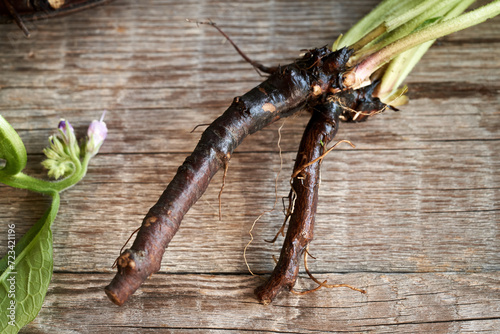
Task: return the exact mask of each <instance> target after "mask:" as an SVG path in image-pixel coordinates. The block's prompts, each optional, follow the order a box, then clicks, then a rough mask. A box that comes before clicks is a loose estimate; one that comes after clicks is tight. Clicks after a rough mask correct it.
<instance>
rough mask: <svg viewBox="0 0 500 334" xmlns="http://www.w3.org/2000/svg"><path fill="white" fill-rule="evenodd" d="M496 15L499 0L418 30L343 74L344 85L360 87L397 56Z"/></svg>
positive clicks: (498, 9)
mask: <svg viewBox="0 0 500 334" xmlns="http://www.w3.org/2000/svg"><path fill="white" fill-rule="evenodd" d="M498 14H500V0H495V1H493V2H491V3H489V4H487V5H485V6H483V7H481V8H478V9H476V10H473V11H471V12H468V13H465V14H462V15H460V16H458V17H456V18H452V19H449V20H446V21H443V22H440V23H437V24H434V25H432V26H428V27H426V28H423V29H421V30H418V31H416V32H414V33H412V34H410V35H408V36H406V37H403V38H401V39H400V40H398V41H396V42H394V43H391V44H389V45H387V46H386V47H384V48H382V49H381V50H379V51H377V52H375V53H373V54H372V55H370V56H368V57H366V58H365V59H364V60H363V61H362V62H361V63H359V64H358V65H357V66H356V68H355V69H354V70H353V71H351V72H348V73H346V74H345V76H344V80H345V84H346V85H347V86H349V87H356V86H358V85H361V84H362V83H363V82H365V81H367V80H368V79H369V77H370V76H371V74H372V73H373V72H375V71H376V70H377V69H378V68H380V67H381V66H382V65H384V64H385V63H387V62H389V61H390V60H391V59H392V58H394V57H395V56H397V55H398V54H401V53H402V52H405V51H406V50H409V49H411V48H413V47H415V46H417V45H420V44H422V43H425V42H428V41H431V40H434V39H437V38H440V37H443V36H446V35H449V34H451V33H454V32H456V31H459V30H463V29H466V28H469V27H471V26H474V25H476V24H479V23H482V22H484V21H486V20H488V19H490V18H492V17H495V16H496V15H498Z"/></svg>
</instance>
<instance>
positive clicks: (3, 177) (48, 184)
mask: <svg viewBox="0 0 500 334" xmlns="http://www.w3.org/2000/svg"><path fill="white" fill-rule="evenodd" d="M90 158H91V157H90V154H86V155H85V157H84V158H83V161H82V162H81V163H80V161H78V165H75V171H74V172H73V173H72V174H71V175H70V176H68V177H66V178H64V179H62V180H60V181H46V180H41V179H37V178H34V177H32V176H29V175H26V174H24V173H23V172H19V173H17V174H14V175H8V174H6V173H2V171H0V182H1V183H5V184H6V185H9V186H11V187H15V188H21V189H28V190H31V191H35V192H38V193H42V194H48V195H52V193H53V192H54V191H56V192H61V191H64V190H66V189H68V188H70V187H71V186H73V185H75V184H76V183H78V182H79V181H80V180H81V179H82V178H83V177H84V176H85V174H86V173H87V167H88V164H89V162H90Z"/></svg>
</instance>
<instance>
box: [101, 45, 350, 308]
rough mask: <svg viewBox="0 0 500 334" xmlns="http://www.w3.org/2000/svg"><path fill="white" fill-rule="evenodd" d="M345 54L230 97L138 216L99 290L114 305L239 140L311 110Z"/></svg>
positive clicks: (313, 58) (316, 60) (152, 262)
mask: <svg viewBox="0 0 500 334" xmlns="http://www.w3.org/2000/svg"><path fill="white" fill-rule="evenodd" d="M349 55H350V51H349V50H347V49H342V50H339V51H336V52H331V51H329V50H328V49H327V48H326V47H324V48H319V49H314V50H311V51H309V52H307V53H306V54H305V55H304V56H303V57H302V58H300V59H298V60H297V61H295V62H294V63H292V64H290V65H287V66H284V67H280V68H278V69H277V70H276V71H275V72H274V73H273V74H271V75H270V76H269V78H268V79H267V80H265V81H264V82H263V83H261V84H260V85H258V86H257V87H255V88H254V89H252V90H251V91H249V92H248V93H246V94H245V95H243V96H241V97H236V98H235V99H234V101H233V103H232V104H231V106H230V107H229V108H228V109H227V110H226V111H225V112H224V114H222V116H220V117H219V118H217V119H216V120H215V121H214V122H213V123H212V124H211V125H210V126H209V127H208V128H207V129H206V130H205V131H204V133H203V134H202V136H201V139H200V141H199V143H198V145H197V146H196V148H195V150H194V151H193V153H192V154H191V155H190V156H189V157H188V158H187V159H186V160H185V162H184V163H183V165H182V166H180V167H179V169H178V171H177V174H176V175H175V176H174V178H173V180H172V181H171V182H170V184H169V185H168V187H167V189H166V190H165V191H164V193H163V194H162V195H161V197H160V199H159V200H158V202H157V203H156V204H155V205H154V206H153V207H152V208H151V209H150V210H149V212H148V214H147V215H146V217H145V218H144V220H143V223H142V226H141V228H140V230H139V232H138V234H137V237H136V239H135V241H134V243H133V245H132V247H131V248H130V249H127V250H125V251H124V252H123V253H122V254H121V255H120V256H119V258H118V259H117V262H116V263H117V267H118V272H117V274H116V276H115V278H114V279H113V281H112V282H111V283H110V284H109V285H108V286H107V287H106V288H105V291H106V294H107V295H108V297H109V298H110V299H111V300H112V301H113V302H114V303H115V304H117V305H122V304H123V303H124V302H125V301H126V300H127V299H128V298H129V296H130V295H131V294H133V293H134V292H135V291H136V290H137V288H139V286H140V285H141V284H142V282H143V281H144V280H145V279H146V278H147V277H149V276H150V275H151V274H153V273H155V272H157V271H158V270H159V269H160V265H161V259H162V256H163V253H164V251H165V248H166V247H167V245H168V243H169V242H170V240H171V239H172V237H173V236H174V235H175V233H176V232H177V230H178V228H179V225H180V222H181V220H182V218H183V216H184V214H185V213H186V212H187V211H188V210H189V208H190V207H191V206H192V205H193V204H194V203H195V202H196V201H197V200H198V199H199V198H200V197H201V195H202V194H203V193H204V192H205V190H206V188H207V187H208V184H209V182H210V180H211V179H212V177H213V176H214V175H215V173H216V172H217V171H218V170H219V169H220V168H221V167H222V166H224V165H225V164H226V163H227V162H228V161H229V159H230V158H231V154H232V152H233V150H234V149H235V148H236V147H237V146H238V145H239V144H240V143H241V142H242V141H243V139H244V138H245V137H246V136H247V135H249V134H252V133H254V132H256V131H258V130H260V129H262V128H263V127H265V126H267V125H269V124H271V123H273V122H275V121H277V120H278V119H280V118H282V117H287V116H289V115H291V114H293V113H294V112H296V111H297V110H300V109H302V108H304V107H306V106H314V105H315V104H316V103H318V101H319V100H321V98H323V94H325V92H330V91H331V90H335V91H338V90H339V77H340V76H339V74H340V73H341V72H342V71H344V70H345V63H346V61H347V59H348V58H349Z"/></svg>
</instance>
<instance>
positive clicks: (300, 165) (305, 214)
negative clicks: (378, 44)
mask: <svg viewBox="0 0 500 334" xmlns="http://www.w3.org/2000/svg"><path fill="white" fill-rule="evenodd" d="M375 86H376V84H372V85H370V86H368V87H365V88H362V89H359V90H356V91H345V92H340V93H338V94H336V95H330V96H328V97H326V98H325V100H326V101H325V102H324V103H323V104H318V105H317V106H316V107H315V108H314V110H313V113H312V116H311V119H310V120H309V123H308V124H307V127H306V129H305V131H304V135H303V136H302V140H301V142H300V146H299V150H298V152H297V158H296V160H295V166H294V172H293V178H292V183H291V184H292V191H291V192H290V196H291V201H290V205H291V206H292V207H293V210H292V212H291V215H290V220H289V225H288V230H287V233H286V236H285V240H284V242H283V247H282V249H281V254H280V258H279V260H278V263H277V265H276V267H275V268H274V271H273V272H272V274H271V276H270V277H269V279H268V280H267V281H266V283H264V284H263V285H262V286H260V287H258V288H257V289H256V290H255V294H256V296H257V298H258V299H259V300H260V301H261V302H263V303H264V304H269V303H270V302H271V301H272V300H273V299H274V298H275V297H276V296H277V295H278V293H279V292H280V291H281V290H283V289H285V288H288V289H292V288H293V286H294V285H295V281H296V280H297V276H298V273H299V264H300V259H301V256H302V255H303V253H304V250H305V249H306V248H307V246H308V245H309V243H310V242H311V241H312V239H313V234H314V233H313V231H314V218H315V215H316V209H317V206H318V190H319V184H320V168H321V162H322V159H319V160H318V161H317V162H315V163H314V164H311V165H309V166H307V167H305V168H304V166H305V165H306V164H309V163H310V162H312V161H314V160H316V159H318V158H320V157H321V156H322V155H323V154H324V152H325V150H326V146H327V145H328V143H330V142H331V141H332V140H333V138H334V137H335V134H336V133H337V130H338V124H339V118H340V117H342V118H344V119H347V120H351V121H352V120H353V118H354V117H356V115H358V117H356V119H357V120H359V121H361V120H365V119H366V117H368V115H370V114H373V113H376V112H379V111H382V110H384V109H385V105H384V104H383V103H382V102H380V100H379V99H377V98H373V97H372V93H373V89H374V88H375Z"/></svg>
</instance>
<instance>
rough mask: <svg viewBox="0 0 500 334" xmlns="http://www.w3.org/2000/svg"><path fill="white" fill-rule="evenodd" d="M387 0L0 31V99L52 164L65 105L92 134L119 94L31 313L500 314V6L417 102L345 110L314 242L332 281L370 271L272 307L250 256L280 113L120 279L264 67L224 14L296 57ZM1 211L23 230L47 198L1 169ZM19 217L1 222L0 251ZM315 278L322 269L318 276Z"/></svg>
mask: <svg viewBox="0 0 500 334" xmlns="http://www.w3.org/2000/svg"><path fill="white" fill-rule="evenodd" d="M377 2H378V1H376V0H351V1H345V0H336V1H316V2H307V1H276V0H274V1H271V0H267V1H265V0H262V1H252V2H250V1H215V0H213V1H210V0H206V1H182V2H181V1H166V0H164V1H141V2H134V1H129V0H117V1H114V2H112V3H111V4H108V5H106V6H102V7H99V8H95V9H93V10H91V11H87V12H82V13H79V14H77V15H73V16H69V17H66V18H59V19H54V20H51V21H47V22H39V23H36V26H35V29H32V31H33V33H32V36H33V38H32V39H30V40H26V39H24V37H22V32H21V31H18V30H17V28H16V27H15V26H1V27H0V28H1V31H0V73H1V74H0V113H1V114H2V115H3V116H4V117H5V118H6V119H7V120H8V121H9V122H10V123H11V124H12V125H13V126H14V128H15V129H16V130H17V131H18V132H19V134H20V135H21V137H22V139H23V140H24V142H25V145H26V147H27V150H28V153H29V163H28V167H27V172H29V173H30V174H32V175H34V176H38V177H43V174H44V172H43V170H42V169H41V166H40V162H41V160H42V158H43V157H42V155H41V150H42V149H43V147H45V146H46V143H47V138H48V136H49V135H50V134H51V133H52V132H53V131H54V129H55V127H56V126H57V122H58V120H59V118H61V117H64V118H66V119H68V120H70V121H71V123H72V124H73V126H74V127H75V129H76V131H77V132H78V133H79V134H80V135H84V134H85V131H86V127H87V126H88V123H89V122H90V121H91V120H92V119H95V118H98V117H99V116H100V114H101V112H102V110H104V109H107V110H108V112H107V115H106V122H107V124H108V127H109V136H108V139H107V141H106V143H105V144H104V146H103V147H102V149H101V153H100V154H99V155H98V156H97V157H96V158H95V159H94V160H93V161H92V162H91V166H90V168H89V173H88V175H87V176H86V178H85V179H84V180H83V181H82V182H81V183H79V184H78V185H77V186H75V187H74V188H72V189H69V190H68V191H66V192H65V193H63V196H62V199H61V211H60V212H59V215H58V217H57V219H56V222H55V223H54V228H53V232H54V257H55V259H54V261H55V263H54V278H53V282H52V283H51V287H50V289H49V293H48V295H47V299H46V302H45V305H44V308H43V309H42V311H41V312H40V314H39V316H38V318H37V319H36V320H35V321H34V322H33V323H32V324H30V325H29V326H27V327H26V328H25V329H24V330H23V331H22V332H24V333H69V332H77V333H93V332H106V333H135V332H144V333H149V332H165V333H170V332H171V333H233V332H234V333H244V332H250V331H253V332H264V333H266V332H268V333H270V332H273V333H312V332H321V333H323V332H355V333H359V332H374V333H386V332H387V333H410V332H411V333H467V332H491V333H496V332H499V331H500V311H499V310H500V292H499V289H500V283H499V280H500V274H499V270H500V255H499V254H500V242H499V233H500V213H499V211H500V173H499V172H498V170H499V169H500V148H499V145H498V144H499V141H500V98H499V96H500V95H499V93H500V84H499V82H500V53H499V52H498V49H499V48H500V38H499V35H498V31H500V19H498V18H496V19H493V20H491V21H488V23H486V24H483V25H481V26H478V27H474V28H471V29H469V30H466V31H464V32H461V33H458V34H454V35H451V36H448V37H445V38H443V39H441V40H440V41H438V43H436V45H434V46H433V47H432V48H431V50H430V51H429V52H428V53H427V54H426V56H425V57H424V59H423V60H422V61H421V62H420V63H419V64H418V66H417V67H416V68H415V70H414V72H413V73H412V75H411V76H410V77H409V78H408V80H407V83H408V85H409V88H410V98H411V102H410V104H409V105H407V106H404V107H403V108H401V109H402V110H401V111H400V112H385V113H383V114H381V115H378V116H376V117H373V118H372V119H370V120H369V121H367V122H365V123H361V124H341V128H340V130H339V133H338V135H337V137H338V138H339V139H348V140H351V141H352V142H353V143H354V144H355V145H356V149H352V148H350V147H348V146H341V147H340V148H339V149H338V150H336V151H334V152H332V153H331V154H330V155H329V156H328V158H327V159H326V160H325V161H324V163H323V168H322V181H321V187H320V202H319V206H318V216H317V223H316V230H315V240H314V241H313V242H312V244H311V248H310V250H311V253H312V254H313V255H314V256H315V257H316V260H311V261H309V265H310V268H311V270H312V271H313V273H314V274H315V275H317V276H318V277H320V278H323V277H325V278H328V279H329V281H330V282H332V283H334V282H335V283H337V282H338V283H348V284H352V285H356V286H359V287H362V288H366V289H367V290H368V294H367V295H366V296H363V295H360V294H358V293H356V292H353V291H350V290H341V289H337V290H326V289H325V290H320V291H318V292H317V293H314V294H309V295H306V296H296V295H293V294H282V295H280V298H279V300H278V301H277V302H276V303H274V304H272V305H270V306H267V307H264V306H262V305H259V304H258V303H257V302H256V300H255V299H254V297H253V295H252V291H253V289H254V288H255V287H256V286H257V285H259V282H260V280H259V278H256V277H252V276H251V275H250V274H249V273H248V271H247V268H246V265H245V263H244V259H243V255H242V254H243V249H244V247H245V245H246V244H247V243H248V241H249V240H250V236H249V234H248V231H249V229H250V228H251V225H252V222H253V221H254V220H255V218H256V217H257V216H258V215H259V214H260V213H262V212H263V211H265V210H269V209H271V208H272V206H273V202H274V200H275V196H276V195H275V191H274V184H275V177H276V174H277V172H278V171H279V170H280V156H279V154H278V146H277V143H278V128H279V127H280V126H281V122H280V123H279V124H274V125H273V126H271V127H269V128H267V129H265V130H263V131H261V132H259V133H257V134H255V135H252V136H250V137H249V138H247V139H246V141H245V142H244V143H243V144H242V145H241V146H240V147H239V148H238V149H237V150H236V152H235V154H234V155H233V158H232V160H231V162H230V165H229V172H228V176H227V179H226V186H225V189H224V192H223V195H222V199H223V202H222V210H223V211H222V213H223V220H222V221H219V220H218V202H217V196H218V193H219V189H220V186H221V175H216V177H215V178H214V181H213V184H212V185H211V186H210V187H209V189H208V191H207V193H206V194H205V195H204V196H203V197H202V198H201V199H200V200H199V201H198V203H197V204H196V205H195V206H194V207H193V208H192V209H191V210H190V211H189V213H188V214H187V215H186V217H185V219H184V221H183V223H182V225H181V229H180V230H179V233H178V234H177V235H176V236H175V238H174V239H173V241H172V243H171V244H170V246H169V248H168V250H167V252H166V256H165V258H164V259H163V263H162V264H163V266H162V270H161V272H160V273H159V274H157V275H153V276H152V278H151V279H150V280H148V281H147V282H146V283H145V284H144V285H143V287H142V288H141V289H140V290H139V291H138V292H137V293H136V294H135V295H134V296H133V297H132V299H131V300H130V301H129V302H128V303H127V304H126V305H125V306H124V307H121V308H118V307H116V306H115V305H113V304H111V303H110V302H109V301H108V300H107V299H106V296H105V295H104V292H103V287H104V286H105V285H106V284H108V282H109V281H110V280H111V278H112V277H113V270H112V269H111V264H112V263H113V261H114V259H115V258H116V256H117V255H118V252H119V250H120V248H121V246H122V245H123V243H124V242H125V241H126V239H127V238H128V236H129V235H130V233H131V232H132V231H133V230H134V229H136V228H137V227H138V226H139V224H140V222H141V221H142V218H143V216H144V215H145V213H146V212H147V210H148V209H149V207H150V206H152V205H153V204H154V203H155V201H156V200H157V198H158V196H159V195H160V194H161V192H162V191H163V189H164V188H165V186H166V185H167V183H168V182H169V180H170V179H171V178H172V177H173V173H174V172H175V170H176V168H177V167H178V166H179V165H180V164H181V163H182V161H183V160H184V158H185V157H186V155H187V154H188V153H189V152H190V151H191V150H192V149H193V148H194V146H195V144H196V142H197V140H198V139H199V137H200V134H201V131H202V129H203V126H202V127H200V128H198V129H197V130H196V131H195V132H193V133H190V131H191V130H192V129H193V128H194V127H195V126H196V125H198V124H205V123H209V122H210V121H211V120H213V119H214V118H215V117H217V116H218V115H219V114H220V113H222V112H223V111H224V110H225V108H226V107H227V106H228V105H229V104H230V102H231V100H232V98H233V97H234V96H237V95H241V94H243V93H244V92H246V91H247V90H249V89H250V88H252V87H253V86H255V85H256V84H257V83H259V82H260V81H261V80H262V78H260V77H259V76H258V75H257V74H256V73H255V71H254V70H253V69H252V68H251V67H250V66H249V65H248V64H246V63H244V62H243V61H242V60H241V58H240V57H239V56H238V55H237V54H236V53H235V52H234V50H233V49H232V48H231V47H230V46H229V45H228V44H227V43H224V40H223V38H221V36H220V35H218V34H217V33H216V32H215V31H213V30H212V29H210V28H209V27H205V26H200V27H197V26H196V25H195V24H192V23H187V22H186V21H185V19H186V18H190V19H195V20H205V19H207V18H210V19H212V20H213V21H215V22H217V23H218V24H219V26H221V27H222V28H223V29H224V30H225V32H226V33H228V34H229V35H230V36H232V37H233V39H234V40H235V42H237V43H238V45H239V46H240V47H241V48H242V49H243V50H245V51H246V52H247V53H248V55H249V56H251V57H253V58H255V59H257V60H259V61H262V62H264V63H266V64H278V63H281V64H286V63H289V62H290V61H292V60H293V59H294V58H296V57H297V56H298V54H299V52H300V50H301V49H306V48H313V47H316V46H322V45H325V44H328V43H331V42H332V41H333V40H334V39H335V38H336V37H337V36H338V35H339V34H340V33H342V32H345V31H346V30H347V29H348V28H349V27H350V26H351V25H352V24H353V23H354V22H356V21H357V20H358V19H360V18H361V17H362V16H363V15H364V14H366V13H367V12H368V11H369V10H370V9H371V8H372V7H373V6H374V5H375V4H376V3H377ZM307 119H308V115H307V114H305V113H303V114H300V115H298V116H296V117H293V118H291V119H288V120H286V121H285V124H284V126H283V128H282V130H281V137H282V138H281V141H280V147H281V150H282V158H283V167H282V169H281V172H280V178H279V181H278V197H281V196H286V195H287V193H288V187H289V183H288V177H289V175H290V173H291V168H292V165H293V159H294V156H295V151H296V149H297V147H298V143H299V140H300V137H301V135H302V130H303V129H304V127H305V124H306V122H307ZM0 194H1V195H0V224H1V225H2V226H5V224H7V223H9V222H15V223H16V232H17V234H18V235H19V237H20V236H21V234H22V233H24V232H25V231H27V229H28V228H29V227H30V226H31V225H32V224H33V223H34V222H35V221H36V220H37V219H38V218H39V217H40V216H41V215H42V213H43V212H44V210H45V208H46V207H47V204H48V203H47V199H46V198H43V197H41V196H38V195H36V194H30V193H28V192H26V191H23V190H18V189H12V188H9V187H6V186H2V185H0ZM281 211H282V208H281V201H279V204H278V206H277V208H276V209H275V210H274V211H273V212H272V213H268V214H266V215H265V216H264V217H263V218H262V219H261V220H260V221H258V222H257V223H256V225H255V228H254V230H253V236H254V238H255V239H254V241H253V243H252V244H251V245H250V247H249V248H248V252H247V257H248V258H247V259H248V263H249V264H250V266H251V268H252V270H253V271H254V272H256V273H259V274H266V273H268V272H269V271H271V270H272V268H273V266H274V261H273V259H272V256H273V255H278V254H279V249H280V243H281V242H282V239H279V240H278V242H277V243H276V244H273V245H271V244H268V243H266V242H265V241H264V240H266V239H270V238H272V237H273V236H274V234H275V233H276V232H277V230H278V229H279V227H280V226H281V223H282V219H283V215H282V212H281ZM6 238H7V233H6V230H5V233H0V254H5V251H6V242H5V241H6ZM298 284H299V286H298V288H300V289H307V288H311V287H313V283H312V282H311V281H309V280H308V279H306V278H305V277H303V278H301V279H300V280H299V283H298Z"/></svg>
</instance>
